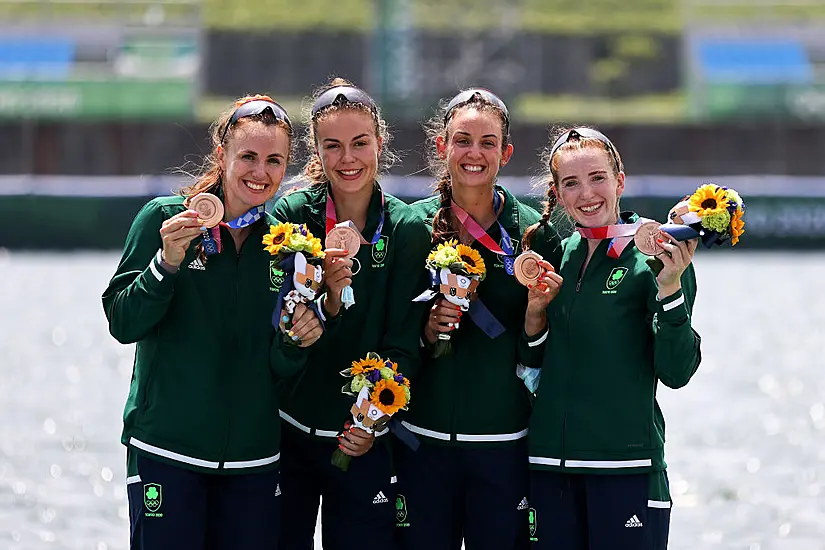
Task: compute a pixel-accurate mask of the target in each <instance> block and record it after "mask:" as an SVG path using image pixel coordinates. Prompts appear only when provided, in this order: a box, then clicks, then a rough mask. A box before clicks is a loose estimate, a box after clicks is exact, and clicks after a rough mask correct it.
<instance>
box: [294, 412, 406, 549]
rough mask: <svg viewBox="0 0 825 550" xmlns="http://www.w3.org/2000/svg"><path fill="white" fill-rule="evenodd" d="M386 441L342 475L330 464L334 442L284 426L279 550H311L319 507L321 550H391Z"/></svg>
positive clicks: (391, 497)
mask: <svg viewBox="0 0 825 550" xmlns="http://www.w3.org/2000/svg"><path fill="white" fill-rule="evenodd" d="M389 437H390V436H389V435H386V436H382V437H379V438H378V439H377V440H376V441H375V444H374V445H373V447H372V449H370V450H369V451H368V452H367V453H366V454H364V455H362V456H359V457H354V458H353V459H352V462H351V463H350V466H349V469H348V470H347V471H346V472H344V471H342V470H340V469H339V468H338V467H336V466H333V465H332V463H331V462H330V461H331V460H332V453H333V452H334V451H335V449H337V448H338V440H337V439H335V438H334V437H317V436H312V437H311V436H309V435H306V434H303V433H300V432H298V431H297V430H296V429H295V428H293V427H292V426H290V425H287V424H284V429H283V432H282V434H281V489H282V491H283V500H282V501H281V525H283V529H281V539H280V540H281V543H280V547H279V548H280V550H313V548H314V547H315V546H314V542H313V537H314V535H315V524H316V522H317V519H318V505H319V501H320V502H321V537H322V541H323V547H324V550H364V549H365V548H377V549H379V548H380V549H381V550H393V549H394V548H395V546H394V544H395V543H394V531H395V511H394V503H395V490H394V485H393V481H394V480H393V479H392V478H393V471H392V456H391V454H390V451H389V449H388V447H387V442H386V441H385V439H388V438H389Z"/></svg>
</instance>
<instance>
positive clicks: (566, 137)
mask: <svg viewBox="0 0 825 550" xmlns="http://www.w3.org/2000/svg"><path fill="white" fill-rule="evenodd" d="M582 138H590V139H595V140H598V141H601V142H602V143H604V144H605V146H606V147H607V150H608V151H609V152H610V157H611V158H612V159H613V163H614V164H615V165H616V170H619V171H620V170H621V168H620V166H619V156H618V155H617V154H616V147H615V146H614V145H613V142H612V141H610V140H609V139H607V136H606V135H604V134H603V133H601V132H599V131H598V130H593V129H592V128H573V129H572V130H568V131H567V132H565V133H563V134H562V135H560V136H559V138H558V139H557V140H556V142H555V143H554V144H553V148H552V149H550V158H551V159H552V158H553V156H554V155H555V154H556V153H557V152H558V150H559V149H560V148H561V146H562V145H564V144H565V143H567V142H568V141H578V140H580V139H582Z"/></svg>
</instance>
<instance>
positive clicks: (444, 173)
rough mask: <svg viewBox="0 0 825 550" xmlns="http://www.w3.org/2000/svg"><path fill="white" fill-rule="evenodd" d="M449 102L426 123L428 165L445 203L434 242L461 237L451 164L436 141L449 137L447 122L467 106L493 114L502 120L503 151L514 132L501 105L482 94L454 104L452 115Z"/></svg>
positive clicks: (435, 227)
mask: <svg viewBox="0 0 825 550" xmlns="http://www.w3.org/2000/svg"><path fill="white" fill-rule="evenodd" d="M449 102H450V100H449V99H442V100H441V102H440V103H439V108H438V110H437V112H436V113H435V115H433V116H432V117H431V118H430V119H429V120H428V121H427V122H426V123H424V132H425V133H426V134H427V153H426V159H427V165H428V166H429V168H430V173H431V174H432V176H433V178H435V183H434V185H433V187H434V188H435V190H436V191H438V194H439V197H440V199H441V206H440V208H439V209H438V211H437V212H436V213H435V217H434V218H433V241H432V242H433V244H436V243H442V242H445V241H447V240H450V239H457V238H458V225H457V224H456V220H455V215H454V214H453V213H452V210H451V209H450V204H451V202H452V200H453V187H452V181H451V179H450V171H449V169H448V167H447V159H444V158H441V156H440V155H439V154H438V148H437V147H436V140H437V139H438V137H439V136H440V137H442V138H443V139H444V141H445V142H446V141H447V140H448V135H447V125H448V123H449V121H450V120H452V118H453V117H455V115H456V113H458V112H459V111H461V110H463V109H471V108H472V109H476V110H477V111H479V112H483V113H493V114H494V115H495V116H497V117H498V118H499V120H500V121H501V150H502V151H503V150H504V149H505V148H506V147H507V145H508V144H509V143H510V134H509V131H508V124H507V118H506V116H505V114H504V113H503V112H502V110H501V109H500V108H499V107H497V106H496V105H494V104H493V103H490V102H489V101H487V100H486V99H484V97H483V96H481V95H479V94H477V95H473V96H471V98H470V99H469V100H468V101H467V102H466V103H463V104H460V105H457V106H456V107H454V108H453V109H452V110H451V111H450V113H449V118H448V117H447V105H448V104H449Z"/></svg>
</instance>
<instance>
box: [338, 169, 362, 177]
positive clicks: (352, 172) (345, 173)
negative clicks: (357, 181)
mask: <svg viewBox="0 0 825 550" xmlns="http://www.w3.org/2000/svg"><path fill="white" fill-rule="evenodd" d="M358 172H360V170H341V173H342V174H344V175H345V176H354V175H355V174H357V173H358Z"/></svg>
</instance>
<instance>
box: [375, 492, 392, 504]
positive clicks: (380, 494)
mask: <svg viewBox="0 0 825 550" xmlns="http://www.w3.org/2000/svg"><path fill="white" fill-rule="evenodd" d="M387 502H389V500H387V497H385V496H384V491H378V494H377V495H375V498H374V499H372V503H373V504H385V503H387Z"/></svg>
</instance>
